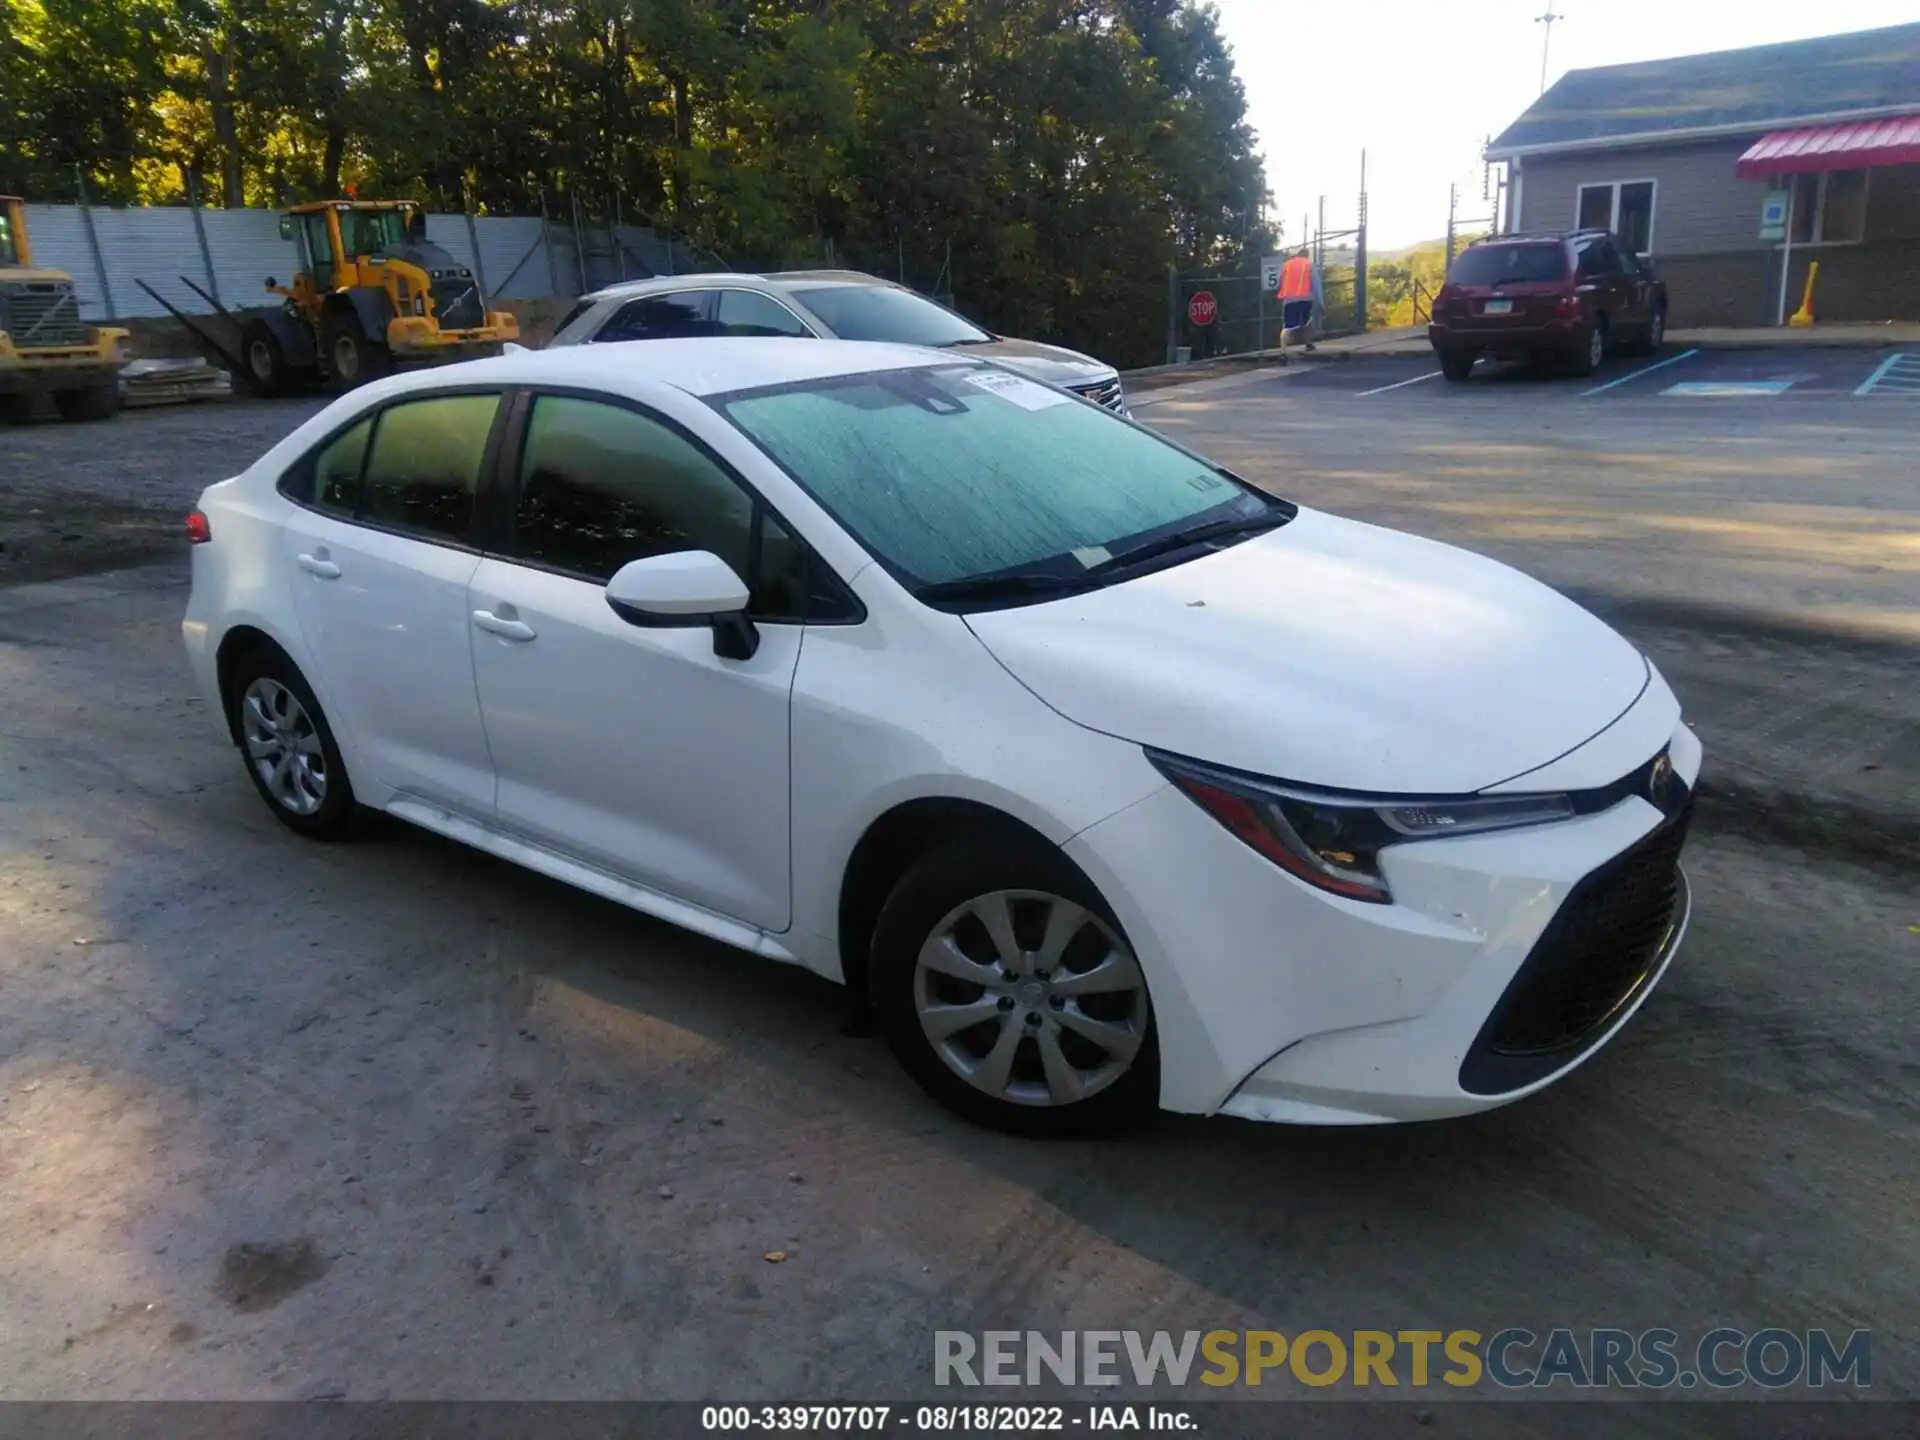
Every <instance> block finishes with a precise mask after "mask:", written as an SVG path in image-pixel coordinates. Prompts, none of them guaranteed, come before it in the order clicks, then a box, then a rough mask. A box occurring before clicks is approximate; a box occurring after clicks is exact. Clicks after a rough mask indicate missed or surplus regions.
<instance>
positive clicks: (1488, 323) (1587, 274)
mask: <svg viewBox="0 0 1920 1440" xmlns="http://www.w3.org/2000/svg"><path fill="white" fill-rule="evenodd" d="M1666 333H1667V287H1666V283H1665V282H1664V281H1662V280H1661V279H1659V278H1658V277H1657V276H1656V275H1655V274H1654V273H1653V267H1652V266H1650V265H1649V264H1648V263H1647V262H1646V261H1645V260H1643V259H1641V258H1640V257H1639V256H1637V255H1635V254H1634V253H1633V252H1632V251H1631V250H1629V249H1628V248H1627V247H1626V246H1624V245H1622V244H1621V243H1620V241H1619V240H1618V238H1617V237H1615V236H1614V235H1613V234H1611V233H1610V232H1608V231H1605V230H1576V231H1574V232H1573V233H1572V234H1570V235H1497V236H1494V237H1492V238H1491V239H1487V240H1481V241H1478V242H1477V243H1475V244H1472V245H1469V246H1468V247H1467V248H1466V249H1465V250H1463V251H1461V252H1460V254H1459V255H1458V256H1457V257H1455V259H1454V262H1453V268H1452V269H1451V270H1449V271H1448V272H1447V283H1446V284H1445V285H1443V286H1441V287H1440V293H1439V294H1438V295H1436V296H1435V297H1434V301H1433V323H1432V324H1430V325H1428V326H1427V339H1428V340H1429V341H1431V342H1432V344H1433V353H1434V354H1435V355H1437V356H1438V357H1439V359H1440V368H1441V370H1443V371H1444V372H1445V373H1446V377H1447V379H1449V380H1464V379H1466V378H1467V372H1468V371H1470V370H1472V369H1473V362H1474V361H1475V360H1476V359H1477V358H1478V357H1479V356H1481V355H1490V356H1495V357H1498V358H1501V359H1528V360H1535V361H1540V360H1555V361H1561V362H1563V363H1565V364H1566V365H1567V366H1568V368H1570V369H1571V370H1572V371H1573V373H1574V374H1576V375H1591V374H1592V373H1593V372H1594V370H1595V368H1596V367H1598V365H1599V364H1600V361H1601V360H1602V359H1603V358H1604V357H1605V356H1607V355H1609V354H1623V355H1650V354H1652V353H1653V352H1654V351H1656V350H1658V349H1659V348H1660V345H1661V342H1662V341H1663V340H1664V339H1665V338H1666Z"/></svg>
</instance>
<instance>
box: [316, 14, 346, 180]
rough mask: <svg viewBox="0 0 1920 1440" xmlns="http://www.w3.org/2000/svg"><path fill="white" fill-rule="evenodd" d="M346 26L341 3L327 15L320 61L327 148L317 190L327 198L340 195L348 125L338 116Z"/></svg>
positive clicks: (342, 91) (342, 93) (342, 90)
mask: <svg viewBox="0 0 1920 1440" xmlns="http://www.w3.org/2000/svg"><path fill="white" fill-rule="evenodd" d="M346 27H347V5H346V3H345V0H341V3H338V4H336V5H334V7H333V8H332V9H331V10H330V11H329V12H328V15H327V37H326V43H325V45H324V46H323V47H322V48H321V58H320V66H321V75H320V113H321V116H322V125H323V129H324V131H325V134H326V147H325V149H324V150H322V152H321V156H320V189H321V192H322V194H323V195H324V196H326V197H327V198H329V199H331V198H332V197H334V196H337V195H338V194H339V193H340V165H341V161H342V159H343V158H344V156H345V153H346V148H347V122H346V117H345V116H344V115H342V114H341V101H342V100H343V99H344V98H345V94H346V75H345V69H346V60H345V47H344V45H343V44H342V41H343V38H344V32H345V30H346Z"/></svg>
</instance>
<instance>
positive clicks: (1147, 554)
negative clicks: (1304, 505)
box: [1087, 506, 1293, 575]
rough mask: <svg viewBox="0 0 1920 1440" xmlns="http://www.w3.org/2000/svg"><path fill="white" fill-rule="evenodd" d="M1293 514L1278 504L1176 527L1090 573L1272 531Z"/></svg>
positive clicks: (1112, 557)
mask: <svg viewBox="0 0 1920 1440" xmlns="http://www.w3.org/2000/svg"><path fill="white" fill-rule="evenodd" d="M1292 518H1293V516H1292V515H1291V514H1289V513H1288V512H1287V511H1286V510H1283V509H1281V508H1280V507H1278V506H1275V507H1274V508H1273V509H1271V510H1262V511H1261V512H1260V513H1259V514H1258V515H1236V516H1234V517H1232V518H1231V519H1227V520H1213V521H1210V522H1208V523H1207V524H1205V525H1196V526H1194V527H1193V528H1192V529H1191V530H1176V531H1175V532H1174V533H1173V534H1171V535H1162V536H1161V537H1160V538H1159V539H1158V540H1149V541H1147V542H1146V543H1145V544H1144V545H1136V546H1134V547H1133V548H1132V549H1131V550H1123V551H1121V552H1120V553H1119V554H1118V555H1114V556H1111V557H1109V558H1108V559H1105V560H1102V561H1101V562H1100V563H1099V564H1098V565H1094V566H1092V567H1090V568H1089V569H1088V571H1087V574H1089V575H1102V574H1106V573H1107V572H1109V571H1113V570H1122V569H1125V568H1126V567H1127V566H1129V565H1138V564H1139V563H1140V562H1142V561H1143V560H1152V559H1154V558H1155V557H1157V556H1160V555H1171V554H1173V553H1174V552H1175V551H1177V550H1185V549H1187V548H1189V547H1190V546H1194V545H1204V544H1206V543H1207V542H1208V541H1209V540H1227V539H1231V538H1233V537H1234V536H1236V535H1256V534H1258V533H1259V532H1261V531H1262V530H1273V529H1276V528H1278V527H1279V526H1281V525H1284V524H1286V523H1287V521H1289V520H1291V519H1292Z"/></svg>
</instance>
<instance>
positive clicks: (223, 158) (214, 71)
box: [206, 31, 247, 210]
mask: <svg viewBox="0 0 1920 1440" xmlns="http://www.w3.org/2000/svg"><path fill="white" fill-rule="evenodd" d="M235 58H236V57H235V46H234V43H233V35H232V32H231V31H229V32H228V33H226V34H224V35H221V36H220V37H219V38H218V39H217V40H215V41H214V42H213V44H212V45H210V46H209V47H208V50H207V55H206V60H207V103H208V105H209V106H210V107H211V109H212V111H213V139H214V144H215V145H216V146H217V147H218V148H219V151H220V203H221V204H222V205H224V206H225V207H226V208H227V209H229V210H239V209H241V208H242V207H244V206H245V205H246V203H247V186H246V172H245V168H244V163H243V160H244V157H243V156H242V155H241V154H240V125H239V121H238V118H237V117H236V116H235V114H234V108H233V71H234V64H235Z"/></svg>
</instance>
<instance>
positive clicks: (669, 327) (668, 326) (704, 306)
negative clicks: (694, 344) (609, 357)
mask: <svg viewBox="0 0 1920 1440" xmlns="http://www.w3.org/2000/svg"><path fill="white" fill-rule="evenodd" d="M712 314H713V291H711V290H680V291H676V292H674V293H673V294H671V295H643V296H641V297H640V298H639V299H638V300H629V301H628V302H627V303H626V304H624V305H622V306H621V307H620V308H619V309H618V310H616V311H614V313H613V318H612V319H611V320H609V321H607V323H606V324H605V325H602V326H601V327H600V331H599V333H598V334H596V335H595V336H594V337H593V338H594V341H595V342H596V343H606V342H609V341H614V340H686V339H696V338H700V337H703V336H708V335H711V334H713V333H714V329H713V322H712V320H711V319H710V318H709V317H711V316H712Z"/></svg>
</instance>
